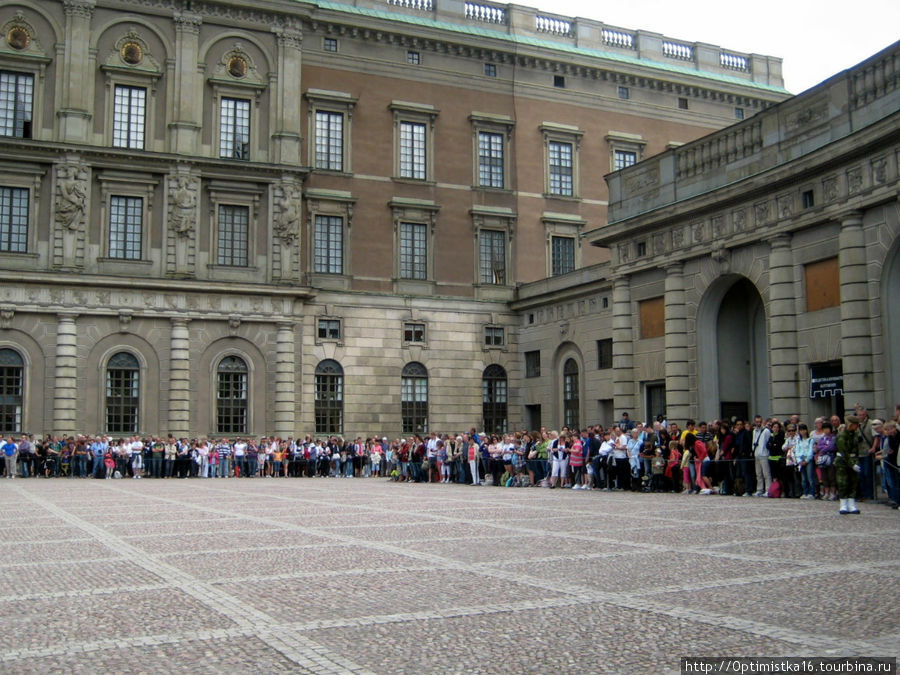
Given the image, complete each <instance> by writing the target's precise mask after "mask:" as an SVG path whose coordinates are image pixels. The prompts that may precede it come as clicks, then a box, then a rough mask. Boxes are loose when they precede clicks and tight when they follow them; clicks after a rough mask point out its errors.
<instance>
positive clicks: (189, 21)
mask: <svg viewBox="0 0 900 675" xmlns="http://www.w3.org/2000/svg"><path fill="white" fill-rule="evenodd" d="M174 19H175V30H176V31H178V32H183V33H192V34H194V35H199V34H200V26H201V25H202V24H203V19H202V17H201V16H200V15H199V14H193V13H191V12H183V11H179V12H175V17H174Z"/></svg>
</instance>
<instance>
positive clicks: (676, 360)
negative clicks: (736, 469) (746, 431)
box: [511, 42, 900, 426]
mask: <svg viewBox="0 0 900 675" xmlns="http://www.w3.org/2000/svg"><path fill="white" fill-rule="evenodd" d="M898 161H900V42H898V43H896V44H894V45H892V46H890V47H888V48H887V49H885V50H884V51H882V52H880V53H878V54H876V55H874V56H873V57H871V58H870V59H868V60H866V61H865V62H863V63H861V64H859V65H858V66H856V67H854V68H852V69H850V70H847V71H845V72H843V73H839V74H837V75H835V76H834V77H832V78H830V79H828V80H826V81H825V82H823V83H822V84H820V85H818V86H816V87H814V88H812V89H810V90H809V91H807V92H805V93H803V94H801V95H800V96H796V97H794V98H791V99H788V100H786V101H783V102H781V103H779V104H778V105H776V106H772V107H770V108H768V109H766V110H764V111H761V112H759V113H757V114H756V115H754V116H753V117H750V118H748V119H745V120H744V121H742V122H738V123H736V124H734V125H732V126H730V127H727V128H726V129H723V130H721V131H718V132H715V133H712V134H710V135H708V136H705V137H703V138H700V139H698V140H695V141H693V142H691V143H688V144H685V145H682V146H680V147H677V148H673V149H669V150H666V151H664V152H662V153H657V154H655V155H654V156H653V157H649V158H647V159H645V160H644V161H642V162H641V163H639V164H637V165H636V166H632V167H628V168H625V169H622V170H620V171H617V172H615V173H613V174H611V175H609V176H607V182H608V184H609V191H610V197H609V208H608V211H607V213H608V222H607V223H602V224H601V225H600V226H599V227H596V228H591V229H589V230H587V231H586V232H585V235H584V238H585V241H586V242H587V243H589V244H590V245H593V246H595V247H601V249H602V250H604V251H607V250H608V251H610V252H611V259H610V261H609V262H607V263H603V264H598V265H594V266H592V267H589V268H585V269H583V270H581V271H579V272H575V273H573V274H570V275H567V276H566V277H560V278H548V279H544V280H540V281H537V282H533V283H530V284H527V285H525V286H523V287H521V288H520V289H519V292H518V294H517V297H516V300H515V301H514V302H513V303H512V305H511V306H512V307H513V308H514V309H515V310H516V311H517V313H519V314H520V316H521V317H522V319H523V320H522V322H521V327H520V330H519V334H518V337H519V349H520V350H521V352H522V354H523V361H524V366H525V373H524V376H523V380H522V382H523V385H522V388H521V396H522V403H523V406H524V407H525V410H526V411H527V412H528V416H527V417H526V420H527V421H530V422H532V424H534V423H536V422H537V421H538V420H544V419H546V420H548V421H551V422H552V423H554V424H562V423H566V424H569V425H570V426H571V425H574V426H578V425H579V424H583V423H586V422H590V421H593V420H607V421H610V420H616V419H619V418H618V414H619V413H620V412H621V411H630V414H631V416H632V418H638V419H653V418H655V417H656V416H657V415H659V414H663V415H667V416H668V417H669V418H670V419H672V420H675V421H678V422H679V423H683V421H684V420H685V419H687V418H694V419H698V420H699V419H705V420H713V419H721V418H726V417H727V418H731V417H741V418H743V419H747V418H748V416H749V417H752V416H753V415H755V414H761V415H763V416H768V415H776V416H779V417H781V418H784V417H786V416H789V415H791V414H794V413H797V414H799V415H800V416H801V417H802V418H803V419H804V420H812V419H814V418H815V417H817V416H819V415H831V414H833V413H837V414H840V413H841V412H842V411H843V410H844V409H845V407H846V408H848V409H851V410H852V407H853V406H854V405H856V404H862V405H863V406H866V407H867V408H868V409H869V410H871V411H874V412H873V417H874V416H881V417H882V418H883V419H888V418H889V417H890V416H892V415H893V412H894V406H895V404H897V403H898V402H900V375H898V373H900V311H898V309H897V300H898V298H900V200H898V197H900V191H898V185H900V184H898V175H897V174H898Z"/></svg>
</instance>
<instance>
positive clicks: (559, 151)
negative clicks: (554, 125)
mask: <svg viewBox="0 0 900 675" xmlns="http://www.w3.org/2000/svg"><path fill="white" fill-rule="evenodd" d="M547 149H548V155H549V162H548V164H549V167H548V170H549V173H550V194H552V195H562V196H564V197H571V196H572V194H573V185H572V144H571V143H561V142H559V141H550V142H549V143H548V144H547Z"/></svg>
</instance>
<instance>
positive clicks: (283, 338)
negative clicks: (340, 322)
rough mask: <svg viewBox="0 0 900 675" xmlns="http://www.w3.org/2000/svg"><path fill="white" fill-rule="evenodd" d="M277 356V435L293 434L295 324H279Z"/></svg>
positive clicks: (283, 436)
mask: <svg viewBox="0 0 900 675" xmlns="http://www.w3.org/2000/svg"><path fill="white" fill-rule="evenodd" d="M276 351H277V356H276V357H275V435H276V436H281V438H287V437H288V436H293V435H294V434H295V433H296V431H297V430H296V429H295V424H296V420H295V412H296V399H295V397H294V389H295V388H296V384H295V379H296V374H295V373H294V324H293V323H290V322H287V321H285V322H283V323H279V324H278V336H277V343H276Z"/></svg>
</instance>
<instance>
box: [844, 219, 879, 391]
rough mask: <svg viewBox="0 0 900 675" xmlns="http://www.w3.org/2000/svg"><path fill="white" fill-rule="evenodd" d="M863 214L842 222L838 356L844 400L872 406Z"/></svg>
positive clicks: (870, 347) (870, 343) (870, 346)
mask: <svg viewBox="0 0 900 675" xmlns="http://www.w3.org/2000/svg"><path fill="white" fill-rule="evenodd" d="M862 224H863V221H862V213H861V212H859V211H853V212H851V213H848V214H846V215H845V216H844V217H843V218H842V219H841V234H840V237H839V239H838V245H839V246H840V254H839V257H838V264H839V265H840V274H841V357H842V361H843V368H844V399H845V402H846V404H847V407H848V408H851V407H852V406H853V405H855V404H856V403H862V404H863V405H864V406H866V407H870V408H871V407H873V406H874V405H875V401H874V400H872V397H873V389H874V386H873V385H874V382H873V380H872V370H873V363H872V338H871V325H870V323H869V287H868V282H867V277H866V238H865V233H864V232H863V227H862Z"/></svg>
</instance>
